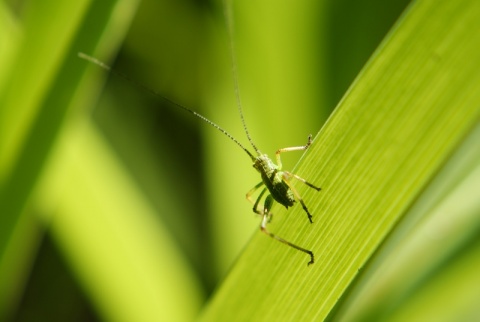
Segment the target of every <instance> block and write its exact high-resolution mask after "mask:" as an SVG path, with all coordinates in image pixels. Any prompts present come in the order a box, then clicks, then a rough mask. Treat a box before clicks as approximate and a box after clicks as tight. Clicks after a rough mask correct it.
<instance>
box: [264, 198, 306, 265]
mask: <svg viewBox="0 0 480 322" xmlns="http://www.w3.org/2000/svg"><path fill="white" fill-rule="evenodd" d="M272 204H273V197H272V195H268V196H267V198H265V206H264V208H263V218H262V223H261V225H260V230H261V231H262V232H263V233H265V234H267V235H268V236H270V237H272V238H273V239H275V240H278V241H279V242H281V243H283V244H285V245H287V246H290V247H292V248H295V249H296V250H299V251H301V252H304V253H306V254H308V255H310V261H309V262H308V263H307V265H311V264H313V263H314V262H315V257H314V255H313V252H312V251H310V250H308V249H305V248H303V247H300V246H297V245H295V244H293V243H291V242H289V241H287V240H285V239H283V238H281V237H278V236H277V235H274V234H272V233H271V232H269V231H268V230H267V223H268V221H269V219H270V215H269V214H270V208H271V207H272Z"/></svg>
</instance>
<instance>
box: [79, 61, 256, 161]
mask: <svg viewBox="0 0 480 322" xmlns="http://www.w3.org/2000/svg"><path fill="white" fill-rule="evenodd" d="M78 57H80V58H82V59H85V60H86V61H89V62H91V63H93V64H95V65H97V66H99V67H101V68H103V69H105V70H107V71H108V72H109V73H111V74H113V75H115V76H117V77H120V78H122V79H124V80H125V81H127V82H129V83H132V84H133V85H135V86H137V87H139V88H141V89H143V90H145V91H146V92H148V93H150V94H152V95H153V96H155V97H161V98H162V99H164V100H165V101H167V102H168V103H170V104H172V105H175V106H176V107H179V108H181V109H182V110H184V111H186V112H189V113H190V114H192V115H194V116H196V117H198V118H199V119H201V120H203V121H205V122H206V123H208V124H210V125H211V126H213V127H214V128H216V129H217V130H219V131H220V132H222V133H223V134H225V135H226V136H227V137H228V138H229V139H230V140H232V141H233V142H235V143H236V144H237V145H238V146H239V147H241V148H242V149H243V150H244V151H245V152H246V153H247V154H248V155H249V156H250V158H251V159H252V160H253V161H254V160H255V157H254V156H253V154H252V153H251V152H250V151H248V150H247V148H245V147H244V146H243V145H242V144H241V143H240V142H239V141H237V139H235V138H234V137H233V136H232V135H231V134H230V133H228V132H227V131H225V130H224V129H222V128H221V127H220V125H218V124H216V123H214V122H212V121H210V120H209V119H207V118H206V117H205V116H203V115H201V114H199V113H197V112H195V111H193V110H191V109H189V108H188V107H186V106H183V105H181V104H179V103H177V102H174V101H172V100H170V99H168V98H166V97H165V96H163V95H162V94H160V93H158V92H157V91H155V90H153V89H152V88H150V87H147V86H145V85H143V84H141V83H139V82H137V81H135V80H133V79H131V78H130V77H128V76H127V75H125V74H122V73H120V72H118V71H116V70H115V69H113V68H111V67H110V66H108V65H107V64H105V63H104V62H102V61H100V60H98V59H96V58H95V57H92V56H89V55H87V54H84V53H82V52H79V53H78ZM247 134H248V132H247ZM253 147H254V148H255V146H253ZM255 150H256V148H255Z"/></svg>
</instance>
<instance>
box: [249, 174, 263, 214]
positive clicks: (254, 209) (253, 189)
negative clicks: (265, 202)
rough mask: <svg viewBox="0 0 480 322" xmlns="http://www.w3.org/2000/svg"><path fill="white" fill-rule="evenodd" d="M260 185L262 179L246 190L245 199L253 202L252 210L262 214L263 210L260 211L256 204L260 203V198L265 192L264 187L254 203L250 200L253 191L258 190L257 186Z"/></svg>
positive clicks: (261, 184)
mask: <svg viewBox="0 0 480 322" xmlns="http://www.w3.org/2000/svg"><path fill="white" fill-rule="evenodd" d="M261 186H263V181H262V182H260V183H258V184H257V185H256V186H255V187H253V188H252V189H250V190H249V191H248V192H247V196H246V197H247V200H248V201H250V203H251V204H253V212H255V213H257V214H259V215H261V214H263V211H260V210H258V209H257V207H258V204H259V203H260V199H261V198H262V196H263V194H264V193H265V190H266V189H264V190H263V191H262V192H261V193H260V196H259V197H258V198H257V201H255V203H254V202H253V200H252V195H253V194H254V193H255V191H257V190H258V188H260V187H261Z"/></svg>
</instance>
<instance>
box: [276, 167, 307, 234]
mask: <svg viewBox="0 0 480 322" xmlns="http://www.w3.org/2000/svg"><path fill="white" fill-rule="evenodd" d="M289 175H291V173H290V172H284V173H283V178H284V181H285V183H286V184H287V185H288V186H289V187H290V189H292V192H293V195H294V196H295V198H296V199H297V200H298V201H300V204H301V205H302V208H303V210H305V212H306V213H307V216H308V220H310V223H312V224H313V220H312V215H311V214H310V212H309V211H308V208H307V205H305V202H303V198H302V196H300V194H299V193H298V191H297V189H295V187H294V186H293V185H291V184H290V182H289V179H290V178H289V177H288V176H289ZM299 178H300V177H299Z"/></svg>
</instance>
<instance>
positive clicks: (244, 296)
mask: <svg viewBox="0 0 480 322" xmlns="http://www.w3.org/2000/svg"><path fill="white" fill-rule="evenodd" d="M479 15H480V4H479V3H478V2H476V1H467V0H465V1H456V2H436V1H417V2H415V3H413V4H412V5H411V7H410V8H409V9H408V11H407V13H406V14H405V15H404V16H403V17H402V18H401V19H400V21H399V22H398V24H397V25H396V26H395V27H394V29H393V30H392V31H391V33H390V34H389V35H388V36H387V38H386V39H385V40H384V42H383V44H382V45H381V46H380V47H379V49H378V50H377V52H376V53H375V54H374V55H373V56H372V58H371V60H370V61H369V63H368V64H367V66H365V68H364V69H363V71H362V73H361V74H360V75H359V77H358V78H357V80H356V81H355V83H354V84H353V85H352V87H351V89H350V90H349V91H348V92H347V94H346V96H345V97H344V99H343V100H342V101H341V103H340V104H339V106H338V107H337V109H336V110H335V112H334V114H333V115H332V117H331V118H330V119H329V120H328V122H327V124H326V125H325V127H324V128H323V129H322V130H321V131H320V133H319V134H318V135H317V136H316V138H315V141H314V143H313V145H312V147H311V149H310V150H309V151H308V152H307V153H306V156H305V158H304V159H302V161H301V163H300V165H299V167H298V168H297V170H296V173H297V174H298V175H300V176H301V177H303V178H307V179H308V180H309V181H310V182H313V183H315V184H320V186H321V187H322V188H323V190H322V191H321V192H319V193H317V192H315V191H312V190H311V189H308V187H301V184H300V183H299V184H298V185H297V187H298V188H299V190H300V192H301V194H302V195H303V197H304V200H305V201H306V202H307V205H308V206H309V209H310V210H311V212H312V213H313V214H314V224H312V225H310V224H308V220H307V219H306V215H305V214H304V213H303V212H302V209H301V208H300V207H298V206H297V207H294V208H293V209H290V210H288V213H287V212H286V211H285V210H284V209H281V208H280V207H276V208H274V209H273V212H274V213H275V216H274V222H273V223H272V224H271V225H270V230H271V231H272V232H275V233H277V234H278V235H279V236H282V237H283V238H286V239H288V240H289V241H291V242H294V243H296V244H298V245H301V246H303V247H306V248H308V249H312V250H313V251H314V252H315V255H316V263H315V264H314V265H312V266H310V267H307V265H306V263H307V261H308V258H307V256H306V255H305V254H303V253H300V252H298V251H295V250H294V249H289V248H287V247H286V246H285V245H282V244H280V243H278V242H275V241H273V240H270V239H269V238H268V237H266V236H265V235H263V234H261V233H260V232H258V233H257V234H256V235H255V236H254V238H253V239H252V240H251V242H250V243H249V245H248V246H247V248H246V249H245V251H244V253H243V254H242V256H241V257H240V258H239V259H238V260H237V262H236V263H235V266H234V267H233V268H232V270H231V271H230V273H229V275H228V276H227V278H226V279H225V281H224V282H223V284H222V286H221V287H220V288H219V290H218V291H217V293H216V294H215V296H214V298H213V299H212V301H211V302H210V303H209V305H208V307H207V308H206V309H205V311H204V313H203V316H202V319H203V320H207V321H212V320H214V321H222V320H275V319H282V320H307V321H308V320H323V319H325V318H326V317H327V316H329V314H330V318H334V317H335V315H334V314H335V311H333V310H334V309H335V308H337V309H339V308H340V304H341V303H342V302H339V299H342V296H346V295H348V294H349V293H348V291H350V290H351V289H350V287H353V283H354V282H356V283H360V282H361V279H362V277H363V276H364V275H363V274H359V272H361V271H362V270H365V269H370V267H369V266H368V263H369V262H370V261H373V260H374V259H375V258H376V257H377V256H378V254H379V253H377V251H378V250H379V247H380V246H381V245H382V244H383V243H385V242H386V241H387V240H388V238H389V236H392V235H393V233H394V232H395V231H396V229H397V228H398V227H400V226H399V223H401V222H402V218H404V216H406V214H407V213H408V211H409V210H410V209H411V208H412V207H413V206H414V205H415V203H416V201H417V200H419V198H421V197H422V196H423V194H424V193H425V191H426V189H428V188H431V185H432V182H433V180H434V178H436V176H437V175H438V173H439V171H440V170H441V169H442V168H443V167H444V166H445V164H446V162H447V161H448V160H449V158H451V157H452V155H453V154H454V153H455V152H456V151H459V150H458V148H459V146H460V145H461V143H462V142H463V141H464V140H465V138H466V137H468V136H469V133H471V131H472V128H473V126H474V125H476V124H478V120H479V117H480V108H479V106H480V74H479V73H478V70H479V68H480V61H479V60H478V59H477V56H478V51H479V49H480V34H479V33H478V32H477V31H478V29H479V27H480V20H478V16H479ZM473 142H475V143H476V144H477V146H478V140H477V141H473ZM475 143H474V144H473V146H475ZM470 147H471V148H472V145H470ZM458 153H460V152H458ZM477 160H478V159H477ZM477 162H478V161H477ZM466 173H467V174H469V173H470V171H469V169H467V170H466ZM470 198H474V197H473V195H470ZM456 205H457V207H458V206H459V205H458V204H456ZM474 213H475V212H474ZM476 213H477V214H478V213H479V212H478V207H477V209H476ZM287 214H288V218H287V216H286V215H287ZM425 214H426V213H425V212H422V213H421V215H425ZM450 216H451V217H449V218H450V220H452V217H454V216H455V215H454V214H451V215H450ZM472 222H473V223H474V224H475V225H476V226H475V227H477V226H478V222H479V219H478V216H476V217H474V219H473V220H472ZM476 231H478V229H477V230H476ZM458 233H459V234H461V231H459V232H458ZM477 236H478V234H477ZM398 243H400V241H398ZM465 247H467V249H469V248H468V247H470V246H469V244H468V243H467V245H466V246H465ZM471 247H473V248H472V250H471V251H469V252H468V253H466V254H465V255H464V257H461V258H459V262H458V266H457V264H456V262H455V264H452V266H449V265H445V266H442V265H440V266H439V268H437V269H443V268H445V276H446V278H445V279H442V276H441V274H438V276H435V277H432V279H431V281H430V283H433V284H434V285H436V286H435V287H436V288H437V289H438V286H439V285H442V284H435V282H436V281H435V279H438V281H437V282H438V283H444V285H451V284H449V280H451V281H453V279H452V276H453V275H452V274H456V273H458V272H461V271H462V270H465V271H467V270H468V267H467V266H463V265H462V263H466V262H467V261H468V260H469V259H471V258H472V257H473V258H476V259H475V260H474V261H473V263H478V255H477V256H475V250H476V248H478V247H475V244H474V245H473V246H471ZM391 251H392V253H391V254H389V256H388V257H387V258H388V259H385V260H391V258H395V253H394V250H391ZM477 254H478V252H477ZM412 264H413V265H415V263H412ZM462 267H463V268H462ZM477 268H478V267H477ZM470 272H471V270H470ZM365 275H368V274H365ZM466 276H467V277H468V278H473V277H474V276H473V275H472V274H468V275H466ZM400 278H401V279H406V278H408V276H406V275H401V277H400ZM476 280H478V278H476ZM426 284H428V283H426ZM461 285H463V288H460V287H459V289H460V290H465V287H466V285H468V283H461ZM470 285H471V288H474V287H476V286H475V285H477V284H475V282H473V280H472V283H471V284H470ZM430 287H431V286H429V285H426V286H425V288H422V292H423V291H424V292H423V293H422V294H421V295H419V301H420V300H421V301H432V302H430V303H429V307H434V306H435V303H440V300H438V297H428V294H429V293H430V294H431V293H433V291H434V290H435V288H434V287H433V286H432V288H430ZM452 290H454V289H452ZM468 294H470V297H468V298H469V301H470V302H468V303H473V302H475V300H474V297H472V296H475V295H476V294H477V292H475V291H474V290H473V289H472V291H470V292H469V293H468ZM437 300H438V301H439V302H435V301H437ZM414 301H415V299H413V298H412V299H411V301H410V302H408V301H407V303H405V304H404V305H405V310H406V311H405V312H403V313H402V312H401V307H400V308H397V311H394V313H395V314H396V315H395V316H397V317H402V316H403V317H405V315H402V314H406V312H408V314H409V315H408V316H415V314H416V312H419V313H420V311H419V310H420V306H419V305H418V303H421V302H416V303H414ZM336 305H339V306H338V307H336ZM459 307H460V306H459ZM346 309H348V307H347V308H346ZM438 309H444V310H446V311H447V310H448V309H449V307H448V306H443V307H440V308H439V307H438V306H437V310H438ZM470 309H472V307H470ZM416 310H417V311H416ZM421 313H422V314H424V313H425V311H423V312H421ZM450 313H452V312H450ZM455 313H456V314H455ZM461 313H462V312H461V311H453V313H452V315H451V316H457V317H458V316H461ZM422 316H424V317H425V316H427V317H428V314H425V315H422ZM432 316H433V315H432ZM435 316H438V315H435ZM370 317H371V316H370ZM354 320H355V319H354Z"/></svg>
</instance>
